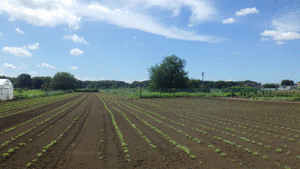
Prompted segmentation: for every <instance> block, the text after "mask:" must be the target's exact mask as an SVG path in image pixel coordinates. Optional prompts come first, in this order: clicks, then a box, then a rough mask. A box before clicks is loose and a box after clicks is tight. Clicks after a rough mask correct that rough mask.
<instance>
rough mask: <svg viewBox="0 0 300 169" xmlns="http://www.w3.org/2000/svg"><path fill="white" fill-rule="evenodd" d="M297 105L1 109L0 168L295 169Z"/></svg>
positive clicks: (105, 102)
mask: <svg viewBox="0 0 300 169" xmlns="http://www.w3.org/2000/svg"><path fill="white" fill-rule="evenodd" d="M299 112H300V104H299V103H285V102H265V101H241V100H226V99H219V98H157V99H133V98H127V97H122V96H116V95H109V94H105V93H84V94H82V93H81V94H77V93H75V94H67V95H63V96H59V97H58V96H51V97H47V98H41V99H40V100H38V99H35V100H33V99H30V100H26V101H15V102H7V103H4V104H2V103H1V104H0V153H1V155H2V158H1V160H0V168H9V169H13V168H73V169H75V168H78V169H79V168H80V169H82V168H91V169H94V168H105V169H107V168H113V169H114V168H210V169H211V168H228V169H232V168H288V167H290V168H300V149H299V148H300V137H299V135H300V131H299V129H300V115H299Z"/></svg>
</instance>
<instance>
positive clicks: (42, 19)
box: [0, 0, 81, 30]
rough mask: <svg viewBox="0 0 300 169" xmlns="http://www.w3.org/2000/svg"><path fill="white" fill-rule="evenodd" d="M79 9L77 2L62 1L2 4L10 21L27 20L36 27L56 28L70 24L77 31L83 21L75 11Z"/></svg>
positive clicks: (15, 0)
mask: <svg viewBox="0 0 300 169" xmlns="http://www.w3.org/2000/svg"><path fill="white" fill-rule="evenodd" d="M77 7H79V6H77V3H76V1H75V0H71V1H69V3H65V1H60V0H43V1H37V0H33V1H23V0H5V1H1V2H0V11H3V12H6V13H8V14H9V16H10V20H11V21H14V20H16V19H21V20H25V21H27V22H28V23H30V24H33V25H36V26H52V27H53V26H56V25H61V24H68V25H69V27H70V28H72V29H75V30H77V29H78V28H79V23H80V20H81V17H80V16H77V15H76V12H75V9H76V8H77Z"/></svg>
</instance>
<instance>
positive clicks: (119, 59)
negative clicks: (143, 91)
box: [0, 0, 300, 83]
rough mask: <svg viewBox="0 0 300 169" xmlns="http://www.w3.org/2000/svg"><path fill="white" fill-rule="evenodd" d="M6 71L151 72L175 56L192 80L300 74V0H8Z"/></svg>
mask: <svg viewBox="0 0 300 169" xmlns="http://www.w3.org/2000/svg"><path fill="white" fill-rule="evenodd" d="M0 24H1V26H0V75H5V76H12V77H16V76H18V75H19V74H21V73H27V74H30V75H31V76H53V75H54V74H55V73H56V72H59V71H65V72H70V73H71V74H73V75H75V76H76V77H77V78H78V79H81V80H121V81H126V82H132V81H135V80H146V79H149V75H148V68H150V67H151V66H153V65H155V64H156V63H160V62H161V61H162V59H163V58H164V57H166V56H170V55H172V54H175V55H177V56H179V57H180V58H183V59H185V60H186V61H187V65H186V71H188V75H189V77H190V78H194V79H201V72H204V74H205V77H204V79H205V80H214V81H216V80H225V81H227V80H233V81H239V80H254V81H257V82H261V83H272V82H280V81H281V80H283V79H291V80H294V81H300V77H299V74H300V0H293V1H288V0H277V1H276V0H266V1H261V0H248V1H240V0H184V1H183V0H113V1H111V0H95V1H90V0H31V1H27V0H1V1H0Z"/></svg>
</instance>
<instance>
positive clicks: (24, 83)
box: [17, 73, 31, 88]
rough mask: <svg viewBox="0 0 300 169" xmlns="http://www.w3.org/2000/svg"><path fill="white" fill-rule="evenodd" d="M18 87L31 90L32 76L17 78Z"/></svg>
mask: <svg viewBox="0 0 300 169" xmlns="http://www.w3.org/2000/svg"><path fill="white" fill-rule="evenodd" d="M17 87H20V88H26V87H27V88H31V76H30V75H28V74H24V73H23V74H20V75H19V76H18V78H17Z"/></svg>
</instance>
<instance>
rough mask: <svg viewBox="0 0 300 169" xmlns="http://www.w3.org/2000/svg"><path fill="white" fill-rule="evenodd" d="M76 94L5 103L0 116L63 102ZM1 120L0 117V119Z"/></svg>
mask: <svg viewBox="0 0 300 169" xmlns="http://www.w3.org/2000/svg"><path fill="white" fill-rule="evenodd" d="M76 95H78V94H69V95H64V96H51V97H45V98H36V99H30V100H20V101H15V102H7V103H6V104H3V105H1V108H0V115H1V114H5V113H6V112H8V111H9V112H11V111H13V110H17V109H20V108H33V107H34V106H36V105H38V106H44V105H47V104H50V103H53V102H57V101H61V100H65V99H68V98H71V97H74V96H76ZM0 118H1V117H0Z"/></svg>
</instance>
